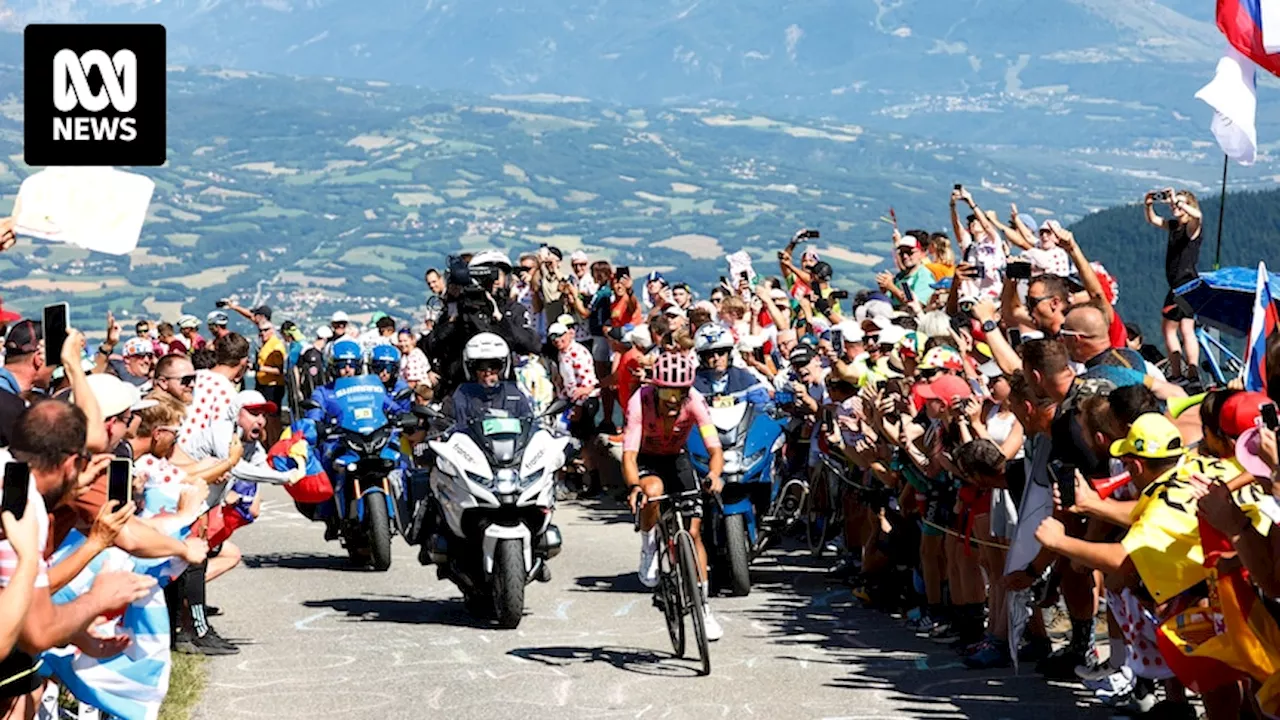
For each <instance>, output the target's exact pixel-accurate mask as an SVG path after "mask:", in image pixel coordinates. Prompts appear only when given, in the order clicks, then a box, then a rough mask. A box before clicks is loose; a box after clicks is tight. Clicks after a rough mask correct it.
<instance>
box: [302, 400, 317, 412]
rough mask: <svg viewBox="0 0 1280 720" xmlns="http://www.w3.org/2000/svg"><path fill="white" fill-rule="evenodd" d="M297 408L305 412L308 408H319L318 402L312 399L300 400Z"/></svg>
mask: <svg viewBox="0 0 1280 720" xmlns="http://www.w3.org/2000/svg"><path fill="white" fill-rule="evenodd" d="M298 409H299V410H302V411H303V412H306V411H308V410H319V409H320V403H318V402H316V401H314V400H303V401H302V402H300V403H298Z"/></svg>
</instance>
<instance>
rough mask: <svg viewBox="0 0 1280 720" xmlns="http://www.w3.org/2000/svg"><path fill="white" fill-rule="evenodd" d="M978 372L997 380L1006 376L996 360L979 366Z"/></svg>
mask: <svg viewBox="0 0 1280 720" xmlns="http://www.w3.org/2000/svg"><path fill="white" fill-rule="evenodd" d="M978 372H980V373H982V374H983V375H984V376H985V377H987V378H996V377H1000V376H1001V375H1003V374H1004V371H1003V370H1001V369H1000V365H999V364H998V363H997V362H996V361H995V360H988V361H986V362H984V363H982V364H981V365H979V366H978Z"/></svg>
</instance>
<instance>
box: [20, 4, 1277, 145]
mask: <svg viewBox="0 0 1280 720" xmlns="http://www.w3.org/2000/svg"><path fill="white" fill-rule="evenodd" d="M1212 13H1213V4H1212V3H1210V2H1208V1H1207V0H1062V1H1060V2H1044V1H1043V0H1039V1H1033V0H945V1H944V0H654V1H653V2H643V3H637V2H630V1H629V0H467V1H466V2H460V1H459V0H416V1H414V2H407V1H405V0H380V1H379V2H377V3H372V4H370V3H352V2H344V1H342V0H11V2H10V4H9V5H8V9H7V12H6V13H5V15H4V16H3V21H4V22H5V24H6V26H7V27H9V28H10V29H17V28H20V27H21V26H22V25H23V24H24V23H27V22H37V21H39V22H47V21H77V22H84V21H100V22H160V23H164V24H165V25H166V27H167V28H168V32H169V58H170V61H171V62H172V63H174V64H181V65H201V66H221V67H225V68H235V69H250V70H257V71H263V72H272V73H283V74H293V75H305V76H317V75H318V76H332V77H341V78H354V79H367V80H381V81H387V82H391V83H395V84H404V85H417V86H422V87H426V88H431V89H435V90H460V91H465V92H471V93H480V94H529V93H554V94H557V95H569V96H579V97H584V98H588V99H591V100H593V101H598V102H604V103H612V104H617V105H622V106H628V107H643V106H660V105H690V104H700V105H706V106H721V107H732V108H736V109H741V110H748V111H753V112H764V113H768V114H770V115H775V116H778V115H781V116H789V117H827V116H830V117H833V118H836V119H839V120H841V121H846V122H857V123H867V124H873V125H875V126H876V127H877V128H878V129H884V130H889V129H892V130H894V131H898V132H904V133H908V134H913V135H920V136H925V137H930V138H935V139H937V140H939V141H943V142H949V143H957V142H958V143H979V144H984V145H1001V146H1015V147H1027V146H1039V145H1048V146H1051V147H1054V148H1066V147H1075V148H1083V147H1100V148H1115V147H1119V148H1127V149H1130V150H1131V151H1133V152H1139V153H1141V152H1189V151H1192V150H1194V149H1195V147H1196V143H1197V142H1198V141H1204V140H1205V139H1206V138H1207V133H1206V131H1205V130H1206V124H1207V117H1208V112H1207V110H1206V108H1204V107H1203V106H1202V105H1201V104H1200V103H1199V102H1198V101H1196V100H1194V98H1193V95H1194V93H1195V91H1196V89H1198V88H1199V87H1200V86H1201V85H1203V84H1204V82H1206V81H1207V80H1208V79H1209V77H1211V75H1212V73H1213V68H1214V63H1215V60H1216V59H1217V57H1218V56H1219V55H1220V53H1221V48H1222V47H1223V44H1224V42H1223V40H1222V38H1221V35H1220V34H1219V33H1218V31H1217V29H1216V28H1215V27H1214V25H1213V16H1212ZM1270 102H1271V101H1270V99H1269V98H1267V97H1265V93H1264V99H1263V103H1264V106H1263V111H1260V112H1259V118H1260V119H1262V125H1263V127H1262V128H1260V132H1261V135H1262V137H1263V140H1264V142H1265V141H1266V140H1267V138H1277V137H1280V123H1273V122H1272V121H1270V120H1268V119H1267V118H1269V117H1271V116H1273V115H1274V113H1271V114H1269V113H1267V112H1265V110H1266V108H1267V107H1269V106H1270Z"/></svg>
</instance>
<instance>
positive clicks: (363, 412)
mask: <svg viewBox="0 0 1280 720" xmlns="http://www.w3.org/2000/svg"><path fill="white" fill-rule="evenodd" d="M355 417H356V419H357V420H372V419H373V408H356V412H355Z"/></svg>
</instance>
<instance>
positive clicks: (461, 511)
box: [420, 408, 570, 628]
mask: <svg viewBox="0 0 1280 720" xmlns="http://www.w3.org/2000/svg"><path fill="white" fill-rule="evenodd" d="M554 409H555V408H553V410H554ZM569 441H570V438H569V437H568V436H564V435H560V434H557V433H553V432H552V431H550V430H548V429H547V428H546V427H544V425H543V423H542V420H541V418H535V417H523V418H521V417H509V416H505V415H504V416H495V415H492V414H491V415H490V416H488V417H484V418H481V419H477V420H475V421H473V422H471V423H470V425H468V426H467V427H455V428H453V430H452V432H450V433H448V434H447V436H444V437H442V439H439V440H433V441H430V442H429V443H428V445H429V447H430V449H431V452H432V454H433V455H434V465H433V467H432V468H431V475H430V481H429V484H430V493H431V494H430V496H429V497H428V498H427V502H429V503H432V504H433V507H430V508H429V509H428V510H427V513H428V516H429V517H431V521H430V525H429V535H428V536H427V537H425V538H424V539H423V544H424V545H425V547H424V549H423V552H422V553H421V554H420V558H421V559H423V560H424V561H429V562H431V563H434V564H435V565H436V566H437V567H438V568H439V569H438V571H437V572H438V574H439V577H440V578H441V579H447V580H450V581H452V582H453V583H454V584H455V585H457V586H458V589H460V590H461V591H462V594H463V598H464V599H465V602H466V605H467V609H468V610H469V611H470V612H471V613H472V614H473V615H476V616H478V617H485V618H494V619H496V620H497V623H498V625H499V626H501V627H504V628H514V627H517V626H518V625H519V624H520V620H521V618H522V617H523V616H524V590H525V586H526V585H528V584H529V583H530V582H531V581H533V580H538V581H540V582H547V581H549V580H550V579H551V571H550V568H549V567H548V566H547V561H548V560H550V559H551V558H553V557H555V556H556V555H558V554H559V553H560V545H561V537H560V529H559V528H557V527H556V526H555V525H553V524H551V514H552V511H553V510H554V508H555V478H556V473H557V472H558V471H559V470H560V468H561V467H562V466H563V465H564V464H565V454H566V448H567V446H568V444H569Z"/></svg>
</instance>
